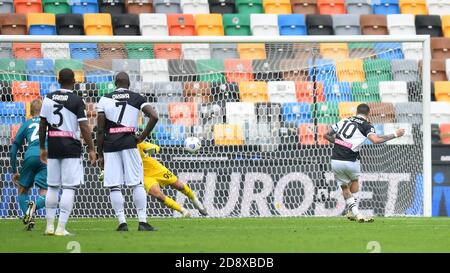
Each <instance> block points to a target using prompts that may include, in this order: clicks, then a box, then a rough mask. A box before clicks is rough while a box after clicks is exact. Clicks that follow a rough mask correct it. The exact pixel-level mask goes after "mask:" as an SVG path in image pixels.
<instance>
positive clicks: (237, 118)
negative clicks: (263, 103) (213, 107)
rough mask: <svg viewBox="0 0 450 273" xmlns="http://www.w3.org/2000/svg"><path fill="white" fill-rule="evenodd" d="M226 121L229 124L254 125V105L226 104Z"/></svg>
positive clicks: (243, 103) (246, 103)
mask: <svg viewBox="0 0 450 273" xmlns="http://www.w3.org/2000/svg"><path fill="white" fill-rule="evenodd" d="M225 115H226V121H227V123H229V124H241V125H242V126H243V127H242V128H245V127H244V125H246V124H256V113H255V104H254V103H252V102H227V103H226V105H225Z"/></svg>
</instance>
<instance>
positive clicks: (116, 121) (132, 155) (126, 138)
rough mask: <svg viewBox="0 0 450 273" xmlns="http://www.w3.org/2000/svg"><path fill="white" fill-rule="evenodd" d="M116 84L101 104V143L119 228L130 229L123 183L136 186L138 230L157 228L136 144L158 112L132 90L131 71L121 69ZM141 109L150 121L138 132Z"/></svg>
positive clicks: (134, 193)
mask: <svg viewBox="0 0 450 273" xmlns="http://www.w3.org/2000/svg"><path fill="white" fill-rule="evenodd" d="M115 85H116V90H115V91H114V92H111V93H109V94H106V95H105V96H103V97H102V98H101V99H100V101H99V102H98V104H97V112H98V115H97V145H98V156H99V165H100V167H101V168H104V186H105V187H106V188H109V189H110V198H111V204H112V207H113V209H114V211H115V213H116V216H117V218H118V220H119V226H118V227H117V229H116V230H117V231H128V224H127V222H126V219H125V210H124V198H123V195H122V191H121V187H122V186H129V187H131V188H132V189H133V202H134V205H135V207H136V210H137V213H138V219H139V225H138V231H153V230H155V229H154V228H153V227H152V226H151V225H150V224H148V223H147V194H146V192H145V189H144V174H143V166H142V159H141V156H140V154H139V151H138V149H137V148H136V146H137V144H138V143H141V142H142V141H143V140H144V139H145V138H146V137H147V136H148V135H149V134H150V132H151V131H152V130H153V128H154V127H155V125H156V123H157V122H158V116H157V114H156V112H155V110H154V109H153V107H152V106H151V105H150V104H149V103H148V102H147V100H146V99H145V98H144V97H143V96H141V95H139V94H137V93H135V92H132V91H130V90H129V87H130V79H129V77H128V74H127V73H125V72H120V73H118V74H117V75H116V77H115ZM141 111H142V112H143V113H144V114H145V115H146V116H147V117H148V118H149V122H148V123H147V126H146V127H145V129H144V131H143V132H142V134H141V135H139V136H137V135H136V132H137V129H138V121H139V113H140V112H141Z"/></svg>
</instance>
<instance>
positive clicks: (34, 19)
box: [27, 13, 56, 29]
mask: <svg viewBox="0 0 450 273" xmlns="http://www.w3.org/2000/svg"><path fill="white" fill-rule="evenodd" d="M27 25H28V29H30V26H32V25H47V26H55V25H56V18H55V15H54V14H53V13H28V14H27Z"/></svg>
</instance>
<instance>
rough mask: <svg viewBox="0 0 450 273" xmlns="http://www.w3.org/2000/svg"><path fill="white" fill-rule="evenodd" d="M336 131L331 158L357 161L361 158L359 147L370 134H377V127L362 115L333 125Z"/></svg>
mask: <svg viewBox="0 0 450 273" xmlns="http://www.w3.org/2000/svg"><path fill="white" fill-rule="evenodd" d="M331 128H332V129H333V130H334V132H335V133H336V139H335V142H334V147H333V153H332V155H331V159H334V160H342V161H356V160H359V159H360V156H359V149H360V148H361V145H362V144H363V143H364V141H365V140H366V138H367V136H368V135H369V134H375V128H374V127H373V126H372V124H370V122H368V121H367V120H365V119H364V118H361V117H358V116H356V117H350V118H346V119H343V120H341V121H339V122H338V123H336V124H333V125H331Z"/></svg>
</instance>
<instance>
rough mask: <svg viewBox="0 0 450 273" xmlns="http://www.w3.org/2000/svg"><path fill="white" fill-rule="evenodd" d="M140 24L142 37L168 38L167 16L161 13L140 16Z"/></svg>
mask: <svg viewBox="0 0 450 273" xmlns="http://www.w3.org/2000/svg"><path fill="white" fill-rule="evenodd" d="M139 24H140V28H141V35H142V36H168V35H169V30H168V29H167V16H166V14H159V13H141V14H139Z"/></svg>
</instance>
